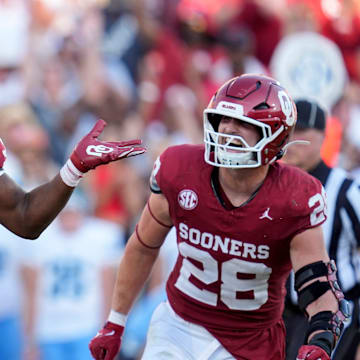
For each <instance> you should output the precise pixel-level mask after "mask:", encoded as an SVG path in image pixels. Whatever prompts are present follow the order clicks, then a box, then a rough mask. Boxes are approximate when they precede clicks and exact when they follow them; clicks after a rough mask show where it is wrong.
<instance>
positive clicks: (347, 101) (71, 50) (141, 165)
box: [0, 0, 360, 360]
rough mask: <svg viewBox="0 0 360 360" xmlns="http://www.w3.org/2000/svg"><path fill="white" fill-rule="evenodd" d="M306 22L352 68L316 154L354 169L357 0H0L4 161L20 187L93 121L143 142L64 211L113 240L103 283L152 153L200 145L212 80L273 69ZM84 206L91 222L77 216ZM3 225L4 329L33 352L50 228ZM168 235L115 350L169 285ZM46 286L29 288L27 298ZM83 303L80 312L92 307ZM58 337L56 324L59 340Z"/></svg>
mask: <svg viewBox="0 0 360 360" xmlns="http://www.w3.org/2000/svg"><path fill="white" fill-rule="evenodd" d="M302 31H311V32H314V33H318V34H321V35H323V36H325V37H326V38H328V39H329V40H331V41H332V42H333V43H334V44H336V46H337V47H338V48H339V49H340V51H341V54H342V56H343V59H344V64H345V72H346V74H347V79H346V83H345V86H344V87H342V86H341V85H339V87H340V89H338V90H340V92H341V96H340V98H339V99H338V100H337V101H336V104H333V106H331V108H328V109H327V110H328V111H329V113H330V115H331V116H330V119H331V121H330V123H329V126H328V129H327V141H326V142H325V145H324V148H323V157H324V159H325V161H326V162H327V164H329V165H338V166H341V167H343V168H345V169H346V170H349V171H350V172H351V173H352V174H353V176H354V177H357V178H358V179H359V180H360V119H359V117H360V116H359V115H360V1H358V0H266V1H265V0H0V137H1V138H2V139H3V141H4V143H5V145H6V147H7V152H8V160H7V162H6V167H5V169H6V171H7V172H8V173H9V174H11V176H12V177H13V178H14V179H15V180H16V181H17V182H18V183H19V184H21V185H22V186H23V187H24V188H25V189H31V188H32V187H34V186H36V185H38V184H40V183H42V182H44V181H47V180H48V179H49V178H51V177H52V176H53V175H54V174H55V173H56V171H57V170H58V169H59V168H60V167H61V166H62V164H63V163H64V162H65V160H66V159H67V157H68V156H69V154H70V152H71V150H72V148H73V146H74V144H76V142H77V141H78V140H79V139H80V138H81V136H82V134H85V133H86V132H87V131H88V130H90V128H91V127H92V126H93V124H94V122H95V121H96V119H98V118H103V119H104V120H105V121H107V123H108V125H107V127H106V129H105V131H104V134H103V135H102V137H103V138H104V139H107V140H109V139H116V140H127V139H133V138H141V139H143V142H144V144H145V145H146V146H147V148H148V152H147V154H146V155H142V156H139V157H136V158H134V159H128V160H126V161H120V162H116V163H112V164H110V165H108V166H103V167H100V168H98V169H96V171H94V172H92V173H91V174H88V175H87V176H86V178H85V179H83V180H82V183H81V185H80V186H79V188H78V189H77V194H76V196H75V197H74V199H73V200H72V201H71V202H70V204H69V206H68V209H67V211H68V212H70V216H68V218H67V219H65V220H64V221H65V223H67V227H68V228H69V227H70V229H72V226H75V227H76V226H85V225H84V224H86V223H92V222H94V221H98V220H99V219H101V225H99V227H98V228H96V227H95V228H94V227H93V228H92V235H93V237H94V238H98V239H100V243H101V239H103V238H105V235H104V234H105V233H106V234H107V233H111V234H112V235H109V236H108V237H109V238H110V237H111V236H112V237H113V240H111V239H109V240H106V246H110V245H109V244H110V243H111V241H113V244H112V245H111V246H112V247H113V248H112V250H109V249H108V250H106V251H107V252H108V254H107V255H106V256H107V257H106V256H105V254H101V256H102V260H101V263H100V260H99V264H97V266H98V268H97V269H98V271H99V273H101V274H102V275H103V274H104V273H106V274H107V276H106V277H104V278H106V279H108V280H109V279H111V276H110V275H109V269H108V267H110V268H111V267H112V265H114V264H115V265H116V263H117V262H118V260H117V259H118V257H119V256H120V254H121V249H122V247H123V246H124V243H125V241H126V236H127V234H129V233H131V231H132V230H133V228H134V225H135V224H136V221H137V219H138V217H139V215H140V212H141V210H142V208H143V206H144V203H145V199H146V196H147V194H148V192H149V187H148V178H149V175H150V172H151V169H152V166H153V162H154V160H155V159H156V157H157V156H158V155H159V154H160V152H161V151H162V150H163V149H164V148H165V147H167V146H169V145H172V144H179V143H184V142H191V143H202V138H203V135H202V111H203V109H204V107H206V106H207V103H208V101H209V99H210V96H211V94H212V93H213V92H214V90H215V89H217V88H218V87H219V85H221V84H222V83H223V82H224V81H225V80H227V79H229V78H231V77H232V76H235V75H239V74H241V73H245V72H257V73H265V74H269V75H274V74H272V73H271V61H272V55H273V53H274V50H275V49H276V47H277V45H278V44H279V42H280V41H281V39H283V38H284V37H285V36H287V35H289V34H294V33H296V32H302ZM335 86H336V84H335ZM305 95H306V94H304V96H305ZM74 210H75V211H74ZM71 211H72V213H71ZM65 212H66V211H65ZM79 212H80V213H81V214H82V216H83V218H85V219H86V220H88V221H87V222H86V221H85V220H84V219H83V222H82V223H81V225H74V224H72V223H71V222H72V221H73V222H74V221H75V222H76V216H77V215H75V214H76V213H79ZM60 218H61V217H60ZM74 219H75V220H74ZM59 221H60V220H59ZM55 226H59V224H58V225H56V224H55ZM114 226H115V227H116V229H117V230H118V231H115V230H114ZM65 227H66V226H65ZM67 231H68V232H69V231H70V230H67ZM70 232H71V231H70ZM65 233H66V231H65ZM85 233H86V232H85ZM1 234H2V235H1V239H0V285H1V286H0V294H1V297H2V299H5V301H1V302H0V336H1V338H2V339H4V338H7V337H8V336H9V334H7V333H6V331H7V329H8V328H6V327H4V328H3V327H1V323H2V322H3V320H4V321H5V320H6V319H9V318H12V319H13V318H17V319H20V325H21V326H22V327H23V328H24V329H25V330H24V336H21V332H16V333H17V334H18V335H19V339H18V341H19V344H20V343H21V344H23V345H22V349H23V350H24V355H23V356H22V358H26V359H28V360H29V359H36V358H37V355H36V354H37V351H36V349H34V348H35V347H36V346H35V343H36V341H39V339H38V338H37V336H40V335H36V331H35V330H34V329H36V326H37V325H34V323H36V321H38V322H39V321H40V320H39V319H40V318H41V314H39V313H37V315H36V317H38V318H39V319H38V320H36V317H35V320H34V319H29V318H31V317H32V316H30V315H29V314H31V313H32V311H33V310H34V309H33V310H31V309H29V303H31V301H29V298H30V297H31V296H32V295H31V294H32V291H31V289H32V290H34V289H33V287H32V286H31V284H32V283H33V280H34V278H33V277H31V276H29V274H31V269H33V270H34V269H36V268H37V269H39V268H40V265H39V264H40V263H41V261H45V262H46V260H41V259H37V257H38V256H36V254H39V253H43V252H45V251H46V250H43V249H44V247H43V246H45V247H51V248H52V246H51V242H52V241H53V240H54V239H53V238H52V237H54V236H55V235H52V234H54V231H51V229H50V230H49V231H45V232H44V234H43V235H42V237H41V238H40V239H39V240H37V241H39V244H36V245H35V243H33V242H27V243H26V244H25V245H24V241H23V240H19V239H15V238H14V236H13V235H11V234H10V233H8V232H6V231H5V230H4V231H3V230H2V231H1ZM55 237H56V236H55ZM64 237H67V236H66V235H64ZM169 237H170V239H169V244H170V245H169V246H168V247H167V248H165V249H164V251H163V252H162V256H161V257H160V259H159V264H158V266H157V267H156V269H155V271H154V272H153V275H152V278H151V279H150V281H149V284H148V286H147V288H146V290H145V291H144V294H143V296H142V298H141V299H140V300H139V303H138V306H136V307H135V309H134V311H133V315H132V316H131V317H130V319H129V324H128V327H127V329H126V334H125V338H124V342H123V346H122V354H121V355H120V356H121V359H137V357H138V356H139V354H140V353H141V349H142V346H143V344H144V340H145V334H146V329H147V323H148V321H149V318H150V314H151V311H152V310H153V309H154V308H155V307H156V304H157V303H158V302H159V301H160V300H161V299H163V298H164V296H165V295H164V279H165V278H166V276H167V274H168V271H169V267H170V265H171V262H172V261H173V258H174V256H175V255H174V252H176V248H175V240H174V234H173V233H171V234H170V236H169ZM69 238H71V236H69ZM10 239H11V240H10ZM43 240H44V241H43ZM69 241H70V240H69ZM104 241H105V240H104ZM14 244H16V245H14ZM42 244H44V245H42ZM46 244H47V245H46ZM92 244H93V243H92V242H90V241H89V244H88V246H87V247H86V246H83V247H82V250H81V251H82V252H84V253H85V252H87V251H88V252H90V253H91V252H92V253H93V251H91V247H92V246H93V245H92ZM54 246H59V252H61V251H62V250H61V247H62V245H61V241H56V242H55V241H54ZM66 246H70V245H69V244H66ZM94 246H95V245H94ZM96 246H99V245H98V244H97V245H96ZM31 247H33V248H31ZM100 247H101V246H100ZM69 249H70V248H69ZM51 251H53V252H54V253H55V254H56V253H57V251H56V250H54V249H53V248H52V250H51ZM69 251H72V250H69ZM106 251H104V252H106ZM114 254H116V255H117V257H115V256H114ZM99 256H100V255H99ZM33 259H35V260H33ZM37 261H38V262H37ZM10 263H11V264H12V265H11V269H10V267H9V264H10ZM6 266H8V268H7V267H6ZM24 269H25V272H24ZM104 269H105V270H106V271H107V272H106V271H105V270H104ZM41 271H45V270H41ZM41 271H40V272H39V273H38V274H37V275H36V276H37V277H38V278H39V277H40V276H41ZM103 271H105V272H103ZM111 271H112V270H110V273H111ZM39 274H40V275H39ZM24 275H25V276H24ZM29 278H30V279H29ZM64 279H65V278H64V277H62V281H65V280H64ZM87 281H89V280H87ZM109 282H110V284H107V286H108V288H110V291H108V292H104V294H110V293H111V286H112V285H111V281H110V280H109ZM23 284H25V285H23ZM29 289H30V290H29ZM102 293H103V292H102V291H98V295H97V296H101V297H102ZM65 295H66V291H65ZM65 295H64V296H65ZM41 296H42V295H41V292H39V291H38V293H37V294H36V296H35V298H39V297H41ZM108 296H109V295H108ZM105 299H106V296H105ZM37 301H38V302H40V300H37ZM101 301H102V300H101ZM101 301H100V300H99V301H94V302H93V306H97V307H99V306H100V305H99V304H101ZM108 301H109V299H108V298H107V301H103V302H102V308H103V311H102V312H101V310H100V309H97V310H96V309H95V308H93V311H94V313H93V314H94V316H93V320H92V321H90V323H91V324H90V325H89V327H88V328H87V330H84V334H80V333H79V334H75V332H74V331H73V330H74V325H73V324H72V323H71V322H70V321H69V322H68V323H69V330H68V333H69V334H72V335H71V336H74V337H75V338H76V337H77V336H80V337H81V336H82V335H84V336H85V335H91V336H92V335H94V333H91V334H88V333H85V332H86V331H88V332H89V331H90V332H91V331H94V332H96V330H97V328H98V326H99V325H98V324H99V323H100V322H102V319H104V318H105V316H106V315H107V312H108ZM35 308H36V306H35ZM84 309H85V307H83V308H82V309H81V307H80V308H78V310H76V311H80V312H81V310H82V311H83V312H84V311H85V310H84ZM90 309H91V308H90ZM39 311H40V312H41V311H42V309H41V307H39V308H38V310H37V312H39ZM49 311H50V310H49ZM74 311H75V310H74ZM80 312H79V314H78V315H79V317H78V320H77V321H82V322H86V321H87V319H91V318H92V314H89V313H87V314H85V315H84V313H82V314H81V313H80ZM97 312H98V313H99V314H97ZM95 313H96V314H97V315H96V316H95ZM100 313H102V315H101V314H100ZM95 317H96V321H95V320H94V318H95ZM73 320H74V321H76V316H74V319H73ZM52 321H53V324H54V323H56V321H57V320H56V319H55V318H52ZM94 322H96V326H94ZM43 326H46V325H43ZM84 328H86V326H84ZM90 328H91V329H92V330H89V329H90ZM79 329H80V328H79ZM80 331H81V329H80V330H79V332H80ZM64 333H66V329H65V330H64V329H63V334H64ZM62 336H63V338H64V335H62ZM69 336H70V335H69ZM63 338H61V337H60V335H59V341H62V339H63ZM40 340H41V339H40ZM12 341H14V339H12ZM44 341H45V342H46V341H49V339H45V340H44ZM54 341H55V342H56V334H53V338H52V339H51V342H54ZM9 343H10V340H9ZM17 346H18V345H17ZM86 350H87V349H86ZM85 358H86V357H84V359H85ZM0 359H3V357H2V356H1V354H0ZM64 359H65V357H64ZM80 359H83V357H79V360H80ZM4 360H16V359H13V358H11V359H10V358H9V359H7V358H4Z"/></svg>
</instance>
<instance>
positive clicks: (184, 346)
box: [142, 302, 234, 360]
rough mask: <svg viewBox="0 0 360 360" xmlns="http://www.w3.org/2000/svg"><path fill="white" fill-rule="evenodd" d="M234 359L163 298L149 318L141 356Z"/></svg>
mask: <svg viewBox="0 0 360 360" xmlns="http://www.w3.org/2000/svg"><path fill="white" fill-rule="evenodd" d="M154 359H156V360H233V359H234V358H233V357H232V356H231V354H230V353H229V352H228V351H227V350H226V349H225V348H224V347H223V346H222V345H221V344H220V343H219V341H218V340H216V339H215V338H214V336H212V335H211V334H210V333H209V332H208V331H207V330H206V329H205V328H204V327H202V326H199V325H196V324H192V323H190V322H188V321H185V320H184V319H182V318H181V317H180V316H178V315H177V314H176V313H175V312H174V310H173V309H172V308H171V306H170V304H169V303H168V302H162V303H161V304H160V305H159V306H158V307H157V308H156V310H155V311H154V314H153V316H152V318H151V322H150V326H149V330H148V334H147V339H146V345H145V350H144V354H143V356H142V360H154Z"/></svg>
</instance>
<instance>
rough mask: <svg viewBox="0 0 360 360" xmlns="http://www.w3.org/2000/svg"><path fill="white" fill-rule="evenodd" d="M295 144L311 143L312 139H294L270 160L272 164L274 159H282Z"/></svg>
mask: <svg viewBox="0 0 360 360" xmlns="http://www.w3.org/2000/svg"><path fill="white" fill-rule="evenodd" d="M295 144H302V145H310V141H307V140H294V141H290V142H288V143H287V144H285V145H284V147H283V148H282V149H281V150H280V151H279V152H278V153H277V154H276V156H275V157H274V158H273V159H272V160H271V161H270V164H271V163H272V162H274V161H277V160H280V159H281V158H282V157H283V156H284V155H285V154H286V150H287V148H288V147H289V146H291V145H295Z"/></svg>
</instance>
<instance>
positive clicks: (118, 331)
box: [89, 321, 124, 360]
mask: <svg viewBox="0 0 360 360" xmlns="http://www.w3.org/2000/svg"><path fill="white" fill-rule="evenodd" d="M123 332H124V327H123V326H120V325H116V324H114V323H112V322H110V321H108V322H107V323H106V324H105V326H104V327H103V329H101V330H100V331H99V332H98V333H97V334H96V336H95V337H94V338H93V339H92V340H91V341H90V344H89V349H90V352H91V355H92V356H93V358H94V359H95V360H113V359H114V358H115V356H116V355H117V353H118V352H119V350H120V345H121V336H122V334H123Z"/></svg>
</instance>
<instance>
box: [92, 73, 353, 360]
mask: <svg viewBox="0 0 360 360" xmlns="http://www.w3.org/2000/svg"><path fill="white" fill-rule="evenodd" d="M296 116H297V115H296V109H295V106H294V103H293V101H292V100H291V98H290V97H289V95H288V94H287V92H286V91H285V89H284V88H282V87H281V86H280V84H279V83H278V82H277V81H275V80H274V79H271V78H269V77H266V76H262V75H242V76H239V77H236V78H233V79H231V80H229V81H228V82H226V83H225V84H224V85H223V86H222V87H220V89H219V90H218V91H217V92H216V93H215V95H214V96H213V98H212V99H211V101H210V104H209V106H208V107H207V109H205V111H204V132H205V134H204V141H205V146H203V145H180V146H174V147H170V148H168V149H167V150H165V151H164V152H163V153H162V154H161V156H160V157H159V158H158V160H157V161H156V163H155V166H154V169H153V173H152V176H151V181H150V186H151V190H152V194H151V196H150V198H149V200H148V203H147V205H146V207H145V208H144V210H143V213H142V215H141V218H140V221H139V223H138V224H137V226H136V229H135V232H134V233H133V234H132V235H131V237H130V239H129V241H128V243H127V246H126V249H125V254H124V256H123V258H122V260H121V263H120V266H119V269H118V275H117V282H116V285H115V289H114V294H113V300H112V310H111V312H110V315H109V318H108V321H107V322H106V324H105V326H104V328H103V329H102V330H100V331H99V332H98V334H97V335H96V336H95V337H94V338H93V340H92V341H91V342H90V345H89V346H90V351H91V353H92V355H93V357H94V358H95V359H97V360H100V359H101V360H102V359H105V360H112V359H114V357H115V356H116V354H117V353H118V351H119V348H120V345H121V336H122V333H123V331H124V327H125V323H126V317H127V314H128V312H129V311H130V308H131V306H132V304H133V302H134V300H135V299H136V297H137V295H138V294H139V292H140V290H141V288H142V287H143V285H144V283H145V281H146V279H147V277H148V276H149V273H150V271H151V269H152V266H153V264H154V261H155V260H156V257H157V255H158V252H159V247H160V246H161V245H162V243H163V241H164V239H165V236H166V234H167V233H168V231H169V229H170V228H171V227H172V226H175V227H176V232H177V245H178V250H179V254H178V259H177V262H176V264H175V266H174V269H173V271H172V273H171V274H170V276H169V279H168V281H167V295H168V301H167V302H166V303H163V304H160V305H159V307H158V308H157V309H156V311H155V312H154V314H153V318H152V321H151V324H150V328H149V332H148V337H147V344H146V347H145V350H144V354H143V357H142V358H143V359H146V360H149V359H194V360H199V359H203V360H204V359H212V360H215V359H216V360H220V359H221V360H225V359H234V358H235V359H241V360H245V359H246V360H265V359H266V360H283V359H284V358H285V329H284V324H283V321H282V318H281V315H282V310H283V303H284V295H285V286H284V285H285V281H286V278H287V276H288V274H289V272H290V270H291V269H292V268H293V269H294V270H295V272H296V283H295V286H296V289H297V290H298V292H299V299H300V300H299V301H300V302H301V305H302V309H303V310H304V313H305V315H306V316H307V317H308V319H309V322H310V327H309V329H310V330H309V333H308V334H306V343H305V344H304V345H303V346H301V347H300V349H299V353H298V356H297V359H298V360H329V359H330V356H331V352H332V350H333V348H334V346H335V344H336V341H337V339H338V338H339V336H340V334H341V331H342V328H343V321H344V320H345V319H346V317H347V316H348V315H347V310H348V309H347V303H346V301H345V300H344V298H343V294H342V292H341V289H340V287H339V286H338V283H337V281H336V265H335V263H334V262H332V261H330V259H329V257H328V255H327V253H326V250H325V246H324V241H323V234H322V228H321V224H322V223H323V222H324V221H325V220H326V203H325V201H326V199H325V193H324V190H323V188H322V186H321V183H320V182H319V181H318V180H316V179H315V178H313V177H311V176H309V175H308V174H306V173H305V172H303V171H301V170H299V169H297V168H295V167H290V166H288V165H284V164H280V163H277V162H276V160H278V159H280V158H281V156H282V155H283V153H284V151H285V150H286V147H287V146H288V145H289V144H288V137H289V134H290V133H291V131H292V129H293V128H294V126H295V123H296Z"/></svg>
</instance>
